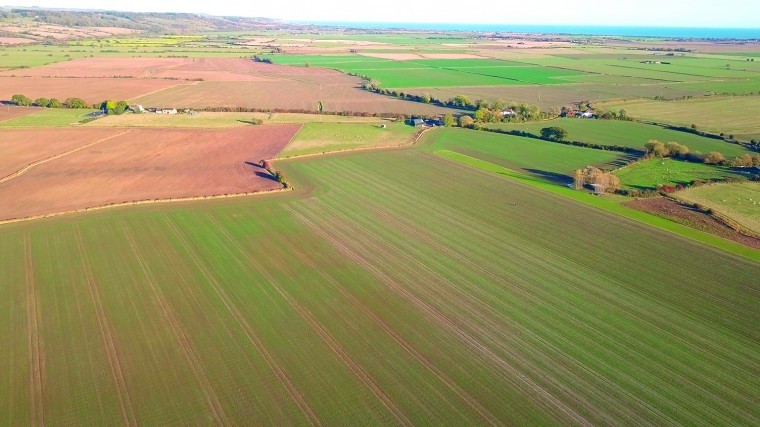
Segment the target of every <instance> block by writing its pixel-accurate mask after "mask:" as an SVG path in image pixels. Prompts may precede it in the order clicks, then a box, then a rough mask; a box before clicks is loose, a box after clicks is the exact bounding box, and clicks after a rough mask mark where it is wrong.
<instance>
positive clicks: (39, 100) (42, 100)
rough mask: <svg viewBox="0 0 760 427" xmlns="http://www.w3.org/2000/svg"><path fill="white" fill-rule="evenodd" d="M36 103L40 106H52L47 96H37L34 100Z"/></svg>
mask: <svg viewBox="0 0 760 427" xmlns="http://www.w3.org/2000/svg"><path fill="white" fill-rule="evenodd" d="M34 105H36V106H38V107H48V106H50V100H49V99H47V98H37V99H35V100H34Z"/></svg>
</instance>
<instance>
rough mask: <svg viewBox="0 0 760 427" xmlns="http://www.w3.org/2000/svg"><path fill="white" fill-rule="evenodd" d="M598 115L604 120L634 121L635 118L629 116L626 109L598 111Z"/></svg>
mask: <svg viewBox="0 0 760 427" xmlns="http://www.w3.org/2000/svg"><path fill="white" fill-rule="evenodd" d="M596 117H599V118H600V119H602V120H623V121H628V122H630V121H632V120H633V119H632V118H630V117H629V116H628V112H627V111H625V110H624V109H622V108H621V109H619V110H617V111H613V110H610V111H604V112H597V114H596Z"/></svg>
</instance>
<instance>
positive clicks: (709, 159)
mask: <svg viewBox="0 0 760 427" xmlns="http://www.w3.org/2000/svg"><path fill="white" fill-rule="evenodd" d="M724 161H726V158H725V157H723V154H721V153H719V152H717V151H710V152H709V153H707V156H706V157H705V163H706V164H708V165H719V164H722V163H723V162H724Z"/></svg>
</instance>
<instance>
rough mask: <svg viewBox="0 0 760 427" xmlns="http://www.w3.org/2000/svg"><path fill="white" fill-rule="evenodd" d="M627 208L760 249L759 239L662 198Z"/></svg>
mask: <svg viewBox="0 0 760 427" xmlns="http://www.w3.org/2000/svg"><path fill="white" fill-rule="evenodd" d="M625 205H626V206H628V207H631V208H633V209H637V210H640V211H644V212H649V213H652V214H655V215H657V216H661V217H664V218H668V219H670V220H673V221H675V222H678V223H682V224H686V225H688V226H690V227H694V228H696V229H698V230H702V231H706V232H708V233H711V234H715V235H717V236H720V237H723V238H724V239H729V240H733V241H735V242H738V243H741V244H743V245H746V246H749V247H751V248H755V249H760V239H756V238H754V237H751V236H746V235H744V234H742V233H739V232H738V231H736V230H734V229H732V228H730V227H728V226H726V225H724V224H723V223H721V222H719V221H718V220H716V219H714V218H713V217H711V216H710V215H707V214H705V213H702V212H699V211H697V210H694V209H690V208H688V207H685V206H683V205H680V204H678V203H676V202H674V201H672V200H669V199H665V198H663V197H655V198H651V199H638V200H633V201H631V202H627V203H626V204H625Z"/></svg>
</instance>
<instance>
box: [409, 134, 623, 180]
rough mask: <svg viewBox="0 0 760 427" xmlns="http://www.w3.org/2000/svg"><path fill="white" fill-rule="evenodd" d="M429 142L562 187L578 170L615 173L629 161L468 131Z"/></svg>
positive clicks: (432, 149) (430, 148) (435, 148)
mask: <svg viewBox="0 0 760 427" xmlns="http://www.w3.org/2000/svg"><path fill="white" fill-rule="evenodd" d="M426 138H427V139H426V143H425V144H424V145H423V146H422V147H421V149H424V150H426V151H430V152H435V151H438V150H451V151H455V152H457V153H461V154H465V155H468V156H472V157H476V158H479V159H482V160H485V161H488V162H491V163H494V164H497V165H501V166H504V167H506V168H509V169H513V170H516V171H520V172H522V173H525V174H527V175H531V176H535V177H539V178H541V179H544V180H546V181H549V182H555V183H560V184H566V183H569V182H572V178H571V177H572V172H573V171H574V170H576V169H580V168H585V167H586V166H598V167H602V168H607V169H611V168H614V167H619V166H622V164H623V163H624V162H625V161H626V160H627V159H628V156H626V155H624V154H622V153H618V152H612V151H601V150H593V149H591V148H583V147H574V146H570V145H562V144H557V143H553V142H548V141H542V140H538V139H533V138H523V137H518V136H512V135H502V134H496V133H491V132H478V131H471V130H465V129H438V130H435V131H433V132H431V133H429V134H428V135H427V136H426Z"/></svg>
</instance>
